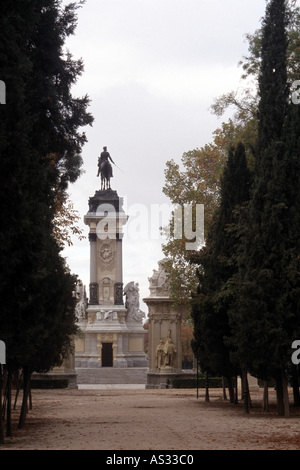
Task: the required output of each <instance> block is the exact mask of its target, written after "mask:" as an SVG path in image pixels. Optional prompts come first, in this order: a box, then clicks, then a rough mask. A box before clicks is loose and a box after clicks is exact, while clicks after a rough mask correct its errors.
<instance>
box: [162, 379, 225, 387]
mask: <svg viewBox="0 0 300 470" xmlns="http://www.w3.org/2000/svg"><path fill="white" fill-rule="evenodd" d="M171 385H172V386H173V388H197V378H196V377H195V378H191V379H173V380H171ZM208 386H209V388H222V386H223V385H222V378H221V377H209V379H208ZM205 387H206V378H199V379H198V388H205Z"/></svg>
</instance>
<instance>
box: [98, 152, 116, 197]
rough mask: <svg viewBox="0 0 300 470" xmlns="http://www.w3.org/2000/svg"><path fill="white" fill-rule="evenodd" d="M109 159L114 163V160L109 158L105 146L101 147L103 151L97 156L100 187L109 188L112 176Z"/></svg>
mask: <svg viewBox="0 0 300 470" xmlns="http://www.w3.org/2000/svg"><path fill="white" fill-rule="evenodd" d="M109 160H110V161H111V162H112V163H113V164H114V165H115V162H114V161H113V159H112V158H111V156H110V154H109V152H108V151H107V147H103V152H101V154H100V157H99V158H98V174H97V176H99V174H101V189H107V188H110V178H111V177H112V176H113V171H112V166H111V164H110V162H109Z"/></svg>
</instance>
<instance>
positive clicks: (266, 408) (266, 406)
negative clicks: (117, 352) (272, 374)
mask: <svg viewBox="0 0 300 470" xmlns="http://www.w3.org/2000/svg"><path fill="white" fill-rule="evenodd" d="M262 409H263V411H269V389H268V381H267V380H265V381H264V396H263V406H262Z"/></svg>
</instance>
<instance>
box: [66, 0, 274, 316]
mask: <svg viewBox="0 0 300 470" xmlns="http://www.w3.org/2000/svg"><path fill="white" fill-rule="evenodd" d="M65 3H68V2H65ZM265 7H266V1H265V0H215V1H213V0H87V1H86V4H85V5H84V6H83V7H82V8H81V9H80V10H79V11H78V27H77V29H76V32H75V36H73V37H72V38H70V39H68V41H67V47H68V49H69V50H70V52H71V53H72V54H73V56H74V58H75V59H77V58H80V57H82V59H83V61H84V64H85V71H84V73H83V76H82V77H81V78H80V79H79V81H78V83H77V85H76V86H75V87H74V89H73V94H74V96H82V95H85V94H86V93H87V94H88V95H89V97H90V99H91V106H90V108H89V111H90V112H91V113H92V114H93V116H94V118H95V121H94V124H93V127H87V128H85V131H86V135H87V138H88V143H87V144H86V145H85V146H84V148H83V154H82V156H83V159H84V171H85V173H84V174H83V175H82V176H81V178H80V179H79V180H78V181H77V182H76V184H75V185H72V187H71V188H70V191H69V193H70V196H71V199H72V201H73V202H74V206H75V209H76V210H77V211H78V212H79V213H80V216H81V219H82V222H81V223H80V226H81V228H83V229H84V233H85V235H86V239H85V240H84V241H80V242H79V241H77V240H76V238H75V239H74V245H73V246H72V247H71V248H67V249H66V250H65V251H64V256H66V257H67V262H68V264H69V266H70V268H71V270H72V272H74V273H76V274H78V276H79V277H80V278H81V279H82V280H83V282H84V284H85V285H86V287H87V293H88V285H89V241H88V238H87V236H88V231H89V230H88V227H87V226H86V225H84V223H83V217H84V215H85V214H86V213H87V210H88V199H89V197H90V196H93V195H94V194H95V191H96V190H98V189H100V181H99V179H98V178H97V176H96V175H97V158H98V155H99V153H100V151H101V150H102V148H103V146H107V147H108V150H109V152H110V154H111V156H112V158H113V159H114V161H115V163H116V164H117V166H118V167H119V168H117V167H114V177H113V179H112V180H111V186H112V189H114V190H117V192H118V194H119V196H122V197H124V198H125V202H126V207H127V209H128V212H129V214H130V213H131V214H132V215H131V216H130V219H129V221H130V223H131V228H132V230H131V235H130V231H129V232H128V235H127V236H126V237H125V239H124V242H123V271H124V272H123V278H124V284H126V283H127V282H130V281H135V282H138V283H139V285H140V295H141V299H142V298H143V297H147V296H148V295H149V289H148V277H150V276H151V275H152V271H153V269H156V268H157V263H158V261H159V260H160V259H162V257H163V255H162V252H161V243H162V242H163V240H162V239H159V230H158V227H156V228H157V232H156V234H155V233H154V230H155V227H153V225H155V221H154V220H151V216H150V211H151V205H156V207H157V205H158V204H162V203H167V204H170V201H169V200H168V199H167V198H166V197H165V196H164V194H163V193H162V188H163V186H164V182H165V179H164V170H165V168H166V162H167V161H168V160H170V159H174V160H175V161H176V162H178V163H180V161H181V157H182V154H183V153H184V152H187V151H189V150H192V149H195V148H200V147H202V146H204V145H205V144H207V143H209V142H211V141H212V133H213V131H214V130H215V129H217V128H218V127H219V126H220V125H221V122H222V121H221V120H220V119H218V118H217V117H216V116H213V115H212V114H211V113H210V111H209V107H210V105H211V104H212V102H213V100H214V98H216V97H218V96H220V95H221V94H223V93H226V92H229V91H232V90H235V89H237V87H239V86H241V83H240V76H241V69H240V68H239V67H238V62H239V61H240V60H241V59H242V57H243V55H245V54H246V53H247V42H246V41H245V34H246V33H253V32H254V31H255V30H256V29H257V28H259V27H260V26H261V18H262V17H263V16H264V14H265ZM137 204H139V205H140V206H139V207H140V208H145V211H148V215H149V221H148V230H146V229H145V227H142V229H141V232H140V239H139V236H138V230H137V225H138V222H139V220H141V215H140V214H139V212H136V216H135V215H134V210H135V209H137V208H138V206H137ZM135 228H136V230H134V229H135ZM146 232H148V234H147V236H145V233H146ZM141 308H142V310H144V311H145V312H146V310H145V305H144V304H143V303H142V302H141ZM146 313H147V312H146Z"/></svg>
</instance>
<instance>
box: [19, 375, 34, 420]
mask: <svg viewBox="0 0 300 470" xmlns="http://www.w3.org/2000/svg"><path fill="white" fill-rule="evenodd" d="M30 375H31V374H30V370H29V367H28V366H25V367H24V368H23V382H24V384H23V400H22V407H21V413H20V418H19V424H18V429H21V428H22V427H23V426H24V424H25V419H26V414H27V406H28V405H27V404H28V396H29V389H30Z"/></svg>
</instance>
